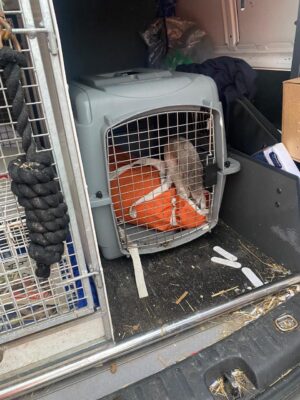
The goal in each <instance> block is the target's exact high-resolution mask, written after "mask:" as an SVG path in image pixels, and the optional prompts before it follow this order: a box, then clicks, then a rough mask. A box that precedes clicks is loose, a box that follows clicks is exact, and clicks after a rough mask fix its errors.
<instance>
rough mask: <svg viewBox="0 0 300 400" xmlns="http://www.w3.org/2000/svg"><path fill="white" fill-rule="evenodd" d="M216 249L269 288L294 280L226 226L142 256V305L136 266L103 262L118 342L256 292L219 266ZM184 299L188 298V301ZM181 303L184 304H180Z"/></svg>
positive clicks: (238, 274)
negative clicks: (144, 291) (144, 289)
mask: <svg viewBox="0 0 300 400" xmlns="http://www.w3.org/2000/svg"><path fill="white" fill-rule="evenodd" d="M214 246H221V247H222V248H223V249H225V250H227V251H229V252H230V253H232V254H234V255H235V256H236V257H237V258H238V262H240V263H241V264H242V267H249V268H251V270H252V271H253V272H254V273H255V274H256V275H257V277H259V279H260V280H261V281H262V282H263V283H264V284H265V285H268V284H271V283H274V282H277V281H279V280H282V279H284V278H285V277H287V276H288V275H290V274H291V272H290V271H288V270H287V269H286V268H284V267H283V266H281V265H278V264H276V263H275V262H274V260H272V259H271V258H269V257H267V256H265V255H264V254H262V253H261V252H260V251H259V250H258V249H257V248H255V247H254V246H252V245H251V244H250V243H249V242H247V241H245V240H244V239H242V237H241V236H240V235H238V234H237V233H236V232H235V231H234V230H232V229H231V228H230V227H229V226H227V225H225V224H224V223H223V222H219V224H218V226H217V227H216V228H215V229H214V230H213V231H212V233H208V234H206V235H204V236H202V237H200V238H198V239H196V240H194V241H192V242H190V243H188V244H186V245H183V246H180V247H177V248H175V249H171V250H167V251H163V252H160V253H156V254H151V255H144V256H142V264H143V268H144V274H145V280H146V285H147V288H148V293H149V297H147V298H144V299H139V297H138V294H137V290H136V285H135V279H134V274H133V266H132V261H131V260H130V259H128V258H126V257H123V258H119V259H116V260H112V261H108V260H104V259H103V260H102V262H103V268H104V275H105V281H106V287H107V291H108V299H109V305H110V311H111V316H112V323H113V327H114V331H115V338H116V341H120V340H123V339H126V338H128V337H130V336H132V335H134V334H137V333H141V332H147V331H149V330H152V329H156V328H158V327H160V326H161V325H163V324H166V323H170V322H174V321H177V320H179V319H181V318H183V317H186V316H188V315H190V314H193V313H194V312H196V311H201V310H205V309H207V308H211V307H213V306H217V305H220V304H222V303H225V302H228V301H229V300H231V299H233V298H235V297H238V296H242V295H243V294H245V293H248V292H249V291H250V290H254V289H255V288H254V286H253V285H252V284H251V282H250V281H249V280H248V279H247V278H246V277H245V275H244V274H243V273H242V271H241V270H239V269H234V268H232V267H228V266H223V265H220V264H215V263H213V262H212V261H211V257H213V256H217V257H221V256H219V255H218V254H217V253H215V252H214V250H213V247H214ZM183 297H184V298H183ZM180 298H182V300H181V301H180Z"/></svg>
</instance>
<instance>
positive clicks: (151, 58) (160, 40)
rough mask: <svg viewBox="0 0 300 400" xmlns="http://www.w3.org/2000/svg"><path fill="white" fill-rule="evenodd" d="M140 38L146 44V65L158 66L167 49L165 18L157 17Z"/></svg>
mask: <svg viewBox="0 0 300 400" xmlns="http://www.w3.org/2000/svg"><path fill="white" fill-rule="evenodd" d="M142 38H143V39H144V41H145V43H146V45H147V46H148V66H150V67H154V68H159V67H160V66H161V62H162V60H163V58H164V56H165V55H166V54H167V50H168V46H167V32H166V26H165V20H164V19H163V18H158V19H156V20H155V21H154V22H152V24H151V25H150V26H149V27H148V29H147V30H146V31H145V32H144V33H142Z"/></svg>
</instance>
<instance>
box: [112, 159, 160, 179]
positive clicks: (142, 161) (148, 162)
mask: <svg viewBox="0 0 300 400" xmlns="http://www.w3.org/2000/svg"><path fill="white" fill-rule="evenodd" d="M137 165H141V166H152V167H155V168H156V169H157V170H158V171H159V173H160V177H161V179H163V178H165V173H166V167H165V162H164V161H162V160H159V159H157V158H148V157H145V158H139V159H137V160H135V161H134V162H132V163H130V164H126V165H123V166H122V167H120V168H118V169H116V170H115V171H111V172H110V173H109V180H110V181H112V180H114V179H116V178H117V177H118V176H120V175H121V174H123V173H124V172H126V171H128V170H129V169H131V168H132V167H135V166H137Z"/></svg>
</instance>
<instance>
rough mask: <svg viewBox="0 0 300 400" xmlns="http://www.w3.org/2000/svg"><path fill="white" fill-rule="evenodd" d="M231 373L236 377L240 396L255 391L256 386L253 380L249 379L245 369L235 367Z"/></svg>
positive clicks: (235, 380)
mask: <svg viewBox="0 0 300 400" xmlns="http://www.w3.org/2000/svg"><path fill="white" fill-rule="evenodd" d="M231 375H232V377H233V379H234V382H235V385H236V388H237V389H238V391H239V396H240V397H241V398H242V397H244V396H246V394H247V393H251V392H253V391H255V387H254V386H253V384H252V383H251V381H250V380H249V379H248V377H247V375H246V374H245V372H244V371H242V370H240V369H235V370H234V371H232V373H231Z"/></svg>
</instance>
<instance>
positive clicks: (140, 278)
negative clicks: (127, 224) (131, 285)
mask: <svg viewBox="0 0 300 400" xmlns="http://www.w3.org/2000/svg"><path fill="white" fill-rule="evenodd" d="M128 251H129V254H130V255H131V258H132V263H133V268H134V276H135V282H136V287H137V291H138V294H139V298H140V299H142V298H143V297H148V290H147V286H146V282H145V277H144V271H143V266H142V262H141V258H140V255H139V250H138V248H137V246H135V245H132V246H129V247H128Z"/></svg>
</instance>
